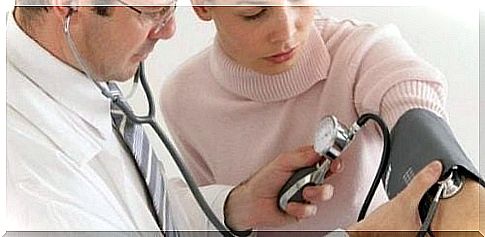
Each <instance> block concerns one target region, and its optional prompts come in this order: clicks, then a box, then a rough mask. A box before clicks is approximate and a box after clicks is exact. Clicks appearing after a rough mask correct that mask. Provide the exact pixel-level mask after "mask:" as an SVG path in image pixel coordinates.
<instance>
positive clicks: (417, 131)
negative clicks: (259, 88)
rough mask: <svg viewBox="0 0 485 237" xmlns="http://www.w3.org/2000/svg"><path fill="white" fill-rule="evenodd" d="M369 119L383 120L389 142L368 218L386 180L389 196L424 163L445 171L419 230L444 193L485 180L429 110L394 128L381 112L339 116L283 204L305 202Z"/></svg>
mask: <svg viewBox="0 0 485 237" xmlns="http://www.w3.org/2000/svg"><path fill="white" fill-rule="evenodd" d="M369 120H374V121H375V122H377V124H378V125H379V127H380V128H381V131H382V136H383V140H384V147H383V153H382V159H381V163H380V165H379V167H378V170H377V174H376V177H375V179H374V182H373V183H372V185H371V188H370V191H369V193H368V195H367V197H366V199H365V201H364V204H363V206H362V209H361V212H360V214H359V220H362V219H363V218H364V217H365V214H366V212H367V209H368V207H369V205H370V202H371V201H372V198H373V196H374V193H375V191H376V189H377V187H378V184H379V182H380V181H381V180H382V182H383V184H384V188H385V190H386V192H387V195H388V196H389V198H393V197H394V196H396V195H397V194H398V193H399V192H400V191H401V190H403V189H404V188H405V187H406V186H407V185H408V183H409V182H410V181H411V180H412V178H413V177H414V175H415V174H416V173H418V172H419V171H420V170H421V169H422V168H424V166H426V165H427V164H429V163H430V162H431V161H433V160H440V161H441V163H442V164H443V171H442V174H441V177H440V179H439V181H438V183H437V184H435V185H434V186H433V187H432V188H430V189H429V190H428V192H427V193H426V194H425V195H424V196H423V198H422V200H421V202H420V205H419V212H420V217H421V220H422V229H421V231H420V232H419V235H420V236H421V235H424V234H425V233H426V232H429V231H430V225H431V221H432V218H433V215H434V212H435V210H436V205H437V202H438V199H439V198H450V197H452V196H454V195H455V194H457V193H458V192H459V191H460V190H461V188H462V187H463V184H464V181H465V178H469V179H472V180H475V181H477V182H479V183H480V184H481V185H482V186H484V184H485V182H484V181H483V179H482V178H481V177H480V174H479V173H478V170H477V169H476V168H475V166H474V165H473V163H472V162H471V161H470V160H469V159H468V157H467V156H466V155H465V153H464V152H463V150H462V148H461V146H460V145H459V144H458V142H457V140H456V138H455V136H454V135H453V133H452V131H451V129H450V128H449V126H448V124H447V123H446V121H444V120H443V119H442V118H440V117H438V116H437V115H435V114H434V113H432V112H430V111H428V110H425V109H412V110H409V111H407V112H406V113H405V114H403V115H402V116H401V117H400V118H399V120H398V121H397V122H396V124H395V126H394V128H393V129H392V132H391V133H389V130H388V128H387V126H386V124H385V123H384V121H383V120H382V119H381V118H380V117H379V116H377V115H375V114H364V115H362V116H361V117H359V119H358V120H357V122H355V123H354V124H353V125H352V126H351V127H350V128H347V127H346V126H345V125H343V124H341V123H340V122H338V120H337V118H336V117H334V116H326V117H324V118H322V119H321V120H320V123H319V125H318V128H317V131H316V133H315V138H314V149H315V151H316V152H317V153H318V154H320V155H321V156H322V157H323V158H325V159H322V162H320V163H318V164H317V165H315V166H313V167H306V168H302V169H300V170H297V171H296V172H295V174H294V175H293V176H292V177H291V178H290V179H289V180H288V181H287V183H286V184H285V185H284V186H283V188H282V189H281V191H280V193H279V202H278V205H279V208H280V209H282V210H286V207H287V205H288V203H289V202H292V201H295V202H305V200H304V198H303V195H302V192H303V188H305V187H306V186H308V185H320V184H323V183H324V180H325V175H326V173H327V171H328V170H329V167H330V164H331V162H332V161H333V160H336V159H338V158H339V156H340V154H341V153H342V152H344V151H345V149H346V148H347V147H348V146H349V145H350V144H351V142H352V140H353V138H354V137H355V136H356V135H357V134H358V131H359V130H360V129H362V128H363V126H364V125H365V124H366V123H367V121H369Z"/></svg>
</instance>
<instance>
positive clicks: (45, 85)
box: [7, 13, 112, 146]
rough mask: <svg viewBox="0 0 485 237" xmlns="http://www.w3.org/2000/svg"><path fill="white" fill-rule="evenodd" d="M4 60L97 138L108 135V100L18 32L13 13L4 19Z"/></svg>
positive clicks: (110, 129) (22, 32)
mask: <svg viewBox="0 0 485 237" xmlns="http://www.w3.org/2000/svg"><path fill="white" fill-rule="evenodd" d="M7 58H8V60H9V61H10V63H12V64H13V65H14V66H15V67H16V68H18V69H19V70H20V71H22V73H24V74H25V76H26V77H28V78H29V79H31V80H32V82H33V83H35V84H36V86H38V87H39V88H40V89H41V90H43V91H44V92H45V93H46V94H47V95H48V96H49V97H51V98H52V99H53V100H55V101H56V103H58V104H60V105H62V106H63V107H65V108H66V109H68V110H70V111H71V112H72V113H74V114H76V115H77V116H79V117H80V118H81V119H82V120H84V121H85V122H86V123H87V124H89V125H91V126H92V127H93V128H94V129H95V130H96V131H97V133H98V134H99V136H100V138H101V139H106V138H107V137H109V136H110V133H112V127H111V114H110V101H109V99H107V98H105V97H104V96H103V95H102V94H101V92H100V91H99V89H98V88H97V86H96V85H95V84H94V83H93V82H92V81H91V80H90V79H89V78H87V77H86V76H85V75H84V74H82V73H81V72H79V71H77V70H76V69H74V68H72V67H70V66H69V65H67V64H65V63H63V62H62V61H60V60H59V59H58V58H56V57H55V56H53V55H52V54H50V53H49V52H48V51H47V50H45V49H44V48H42V47H41V46H40V45H39V44H37V43H36V42H35V41H34V40H33V39H31V38H30V37H29V36H28V35H27V34H26V33H25V32H24V31H22V29H21V28H20V27H19V26H18V25H17V23H16V21H15V19H14V16H13V13H9V16H8V19H7ZM80 146H82V145H80Z"/></svg>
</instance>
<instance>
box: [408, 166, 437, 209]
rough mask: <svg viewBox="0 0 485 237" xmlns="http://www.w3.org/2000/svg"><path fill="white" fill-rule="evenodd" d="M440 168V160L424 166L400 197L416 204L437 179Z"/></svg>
mask: <svg viewBox="0 0 485 237" xmlns="http://www.w3.org/2000/svg"><path fill="white" fill-rule="evenodd" d="M442 169H443V167H442V165H441V162H440V161H437V160H435V161H433V162H431V163H430V164H428V165H427V166H425V167H424V168H423V169H422V170H421V171H419V173H418V174H417V175H415V176H414V178H413V180H411V182H410V183H409V185H408V186H407V187H406V188H405V189H404V190H403V191H402V193H401V195H402V197H401V198H405V199H407V201H408V202H412V203H413V204H414V205H416V206H417V205H418V204H419V201H420V200H421V197H422V196H423V195H424V194H425V193H426V191H428V189H429V188H431V186H433V184H435V183H436V182H437V181H438V179H439V177H440V175H441V170H442Z"/></svg>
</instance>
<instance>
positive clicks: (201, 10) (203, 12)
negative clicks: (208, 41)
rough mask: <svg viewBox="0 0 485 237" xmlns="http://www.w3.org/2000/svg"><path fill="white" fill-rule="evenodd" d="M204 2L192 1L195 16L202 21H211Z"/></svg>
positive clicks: (199, 0) (208, 8) (208, 10)
mask: <svg viewBox="0 0 485 237" xmlns="http://www.w3.org/2000/svg"><path fill="white" fill-rule="evenodd" d="M205 2H206V1H205V0H192V5H193V8H194V11H195V13H196V14H197V16H198V17H199V18H200V19H201V20H203V21H211V20H212V14H211V12H210V7H208V6H204V4H205Z"/></svg>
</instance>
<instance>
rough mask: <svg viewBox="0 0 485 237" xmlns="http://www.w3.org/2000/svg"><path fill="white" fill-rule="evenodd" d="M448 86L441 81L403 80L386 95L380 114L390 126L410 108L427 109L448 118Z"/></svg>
mask: <svg viewBox="0 0 485 237" xmlns="http://www.w3.org/2000/svg"><path fill="white" fill-rule="evenodd" d="M445 100H446V88H445V87H444V86H443V85H442V84H439V83H430V82H423V81H406V82H402V83H400V84H398V85H396V86H394V87H392V88H391V89H389V91H388V92H387V93H386V94H385V95H384V97H383V99H382V102H381V105H380V114H381V116H382V118H383V119H384V121H386V123H387V124H388V125H389V127H390V128H392V127H394V125H395V124H396V122H397V120H398V119H399V118H400V117H401V116H402V115H403V114H404V113H405V112H406V111H408V110H410V109H414V108H421V109H427V110H429V111H432V112H434V113H435V114H437V115H438V116H440V117H442V118H444V119H445V120H447V115H446V111H445Z"/></svg>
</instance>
